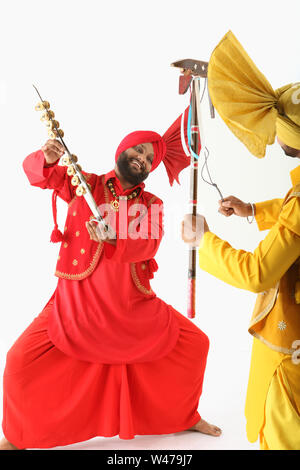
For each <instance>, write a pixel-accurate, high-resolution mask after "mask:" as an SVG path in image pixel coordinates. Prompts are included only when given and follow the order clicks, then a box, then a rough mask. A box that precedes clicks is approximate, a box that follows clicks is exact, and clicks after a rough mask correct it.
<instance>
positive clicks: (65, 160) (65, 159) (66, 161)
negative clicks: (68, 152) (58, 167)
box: [61, 156, 71, 166]
mask: <svg viewBox="0 0 300 470" xmlns="http://www.w3.org/2000/svg"><path fill="white" fill-rule="evenodd" d="M61 163H62V165H63V166H68V165H70V164H71V159H70V157H68V156H65V157H62V159H61Z"/></svg>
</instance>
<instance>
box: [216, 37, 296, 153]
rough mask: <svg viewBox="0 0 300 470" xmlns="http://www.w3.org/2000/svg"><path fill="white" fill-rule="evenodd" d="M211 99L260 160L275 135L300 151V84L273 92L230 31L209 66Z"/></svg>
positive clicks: (229, 124) (224, 118)
mask: <svg viewBox="0 0 300 470" xmlns="http://www.w3.org/2000/svg"><path fill="white" fill-rule="evenodd" d="M208 88H209V93H210V97H211V100H212V102H213V104H214V106H215V108H216V109H217V111H218V113H219V114H220V116H221V118H222V119H223V120H224V121H225V123H226V124H227V126H228V127H229V128H230V129H231V131H232V132H233V133H234V134H235V135H236V137H238V138H239V139H240V140H241V141H242V142H243V143H244V144H245V145H246V147H247V148H248V149H249V150H250V152H251V153H252V154H253V155H255V156H256V157H259V158H262V157H264V156H265V153H266V146H267V145H270V144H273V143H274V140H275V136H276V134H277V136H278V137H279V139H280V140H281V141H282V142H284V143H285V144H286V145H288V146H290V147H293V148H295V149H299V150H300V83H296V84H293V83H292V84H289V85H286V86H283V87H281V88H278V89H277V90H275V91H274V90H273V88H272V87H271V85H270V83H269V82H268V80H267V79H266V78H265V76H264V75H263V74H262V73H261V72H260V71H259V70H258V68H257V67H256V65H255V64H254V62H253V61H252V60H251V59H250V57H249V56H248V54H247V52H246V51H245V50H244V49H243V47H242V45H241V44H240V43H239V41H238V40H237V39H236V37H235V36H234V34H233V33H232V32H231V31H229V32H228V33H227V34H226V35H225V36H224V37H223V39H222V40H221V41H220V43H219V44H218V45H217V47H216V48H215V50H214V51H213V53H212V55H211V58H210V61H209V64H208Z"/></svg>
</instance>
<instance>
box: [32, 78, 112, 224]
mask: <svg viewBox="0 0 300 470" xmlns="http://www.w3.org/2000/svg"><path fill="white" fill-rule="evenodd" d="M33 87H34V89H35V90H36V92H37V94H38V96H39V98H40V100H41V101H40V102H39V103H38V104H37V105H36V107H35V110H36V111H43V114H42V115H41V121H44V122H45V124H46V127H47V128H48V135H49V137H50V139H59V140H60V142H61V143H62V145H63V146H64V149H65V151H66V153H67V156H64V157H62V160H61V162H62V164H63V165H64V166H67V167H68V169H67V174H68V175H69V176H70V177H72V179H71V183H72V185H73V186H77V188H76V195H77V196H83V197H84V198H85V200H86V202H87V204H88V206H89V208H90V209H91V211H92V213H93V215H94V217H95V218H94V219H93V220H94V221H95V222H100V223H102V224H103V226H104V229H105V230H106V231H107V229H108V227H107V225H106V222H105V220H104V219H103V217H102V216H101V214H100V212H99V210H98V207H97V204H96V201H95V199H94V198H93V196H92V193H91V190H90V185H89V184H88V183H87V182H86V179H85V177H84V175H83V174H82V171H81V166H80V165H78V163H77V161H78V158H77V157H76V155H74V154H71V153H70V151H69V149H68V147H67V146H66V144H65V142H64V140H63V136H64V132H63V131H62V129H59V122H58V121H56V120H55V119H54V117H55V114H54V112H53V111H51V109H50V104H49V102H48V101H44V100H43V99H42V97H41V95H40V93H39V91H38V89H37V88H36V87H35V86H34V85H33Z"/></svg>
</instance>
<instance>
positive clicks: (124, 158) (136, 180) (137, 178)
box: [117, 150, 149, 186]
mask: <svg viewBox="0 0 300 470" xmlns="http://www.w3.org/2000/svg"><path fill="white" fill-rule="evenodd" d="M132 159H133V157H128V155H127V152H126V150H125V152H122V153H120V155H119V158H118V160H117V167H118V170H119V172H120V174H121V175H122V176H123V178H124V179H125V180H126V181H128V183H130V184H132V185H133V186H137V185H138V184H140V183H141V182H142V181H144V180H145V179H146V178H147V177H148V175H149V172H148V171H146V170H145V167H143V168H142V170H141V171H140V172H135V171H133V170H132V169H131V167H130V161H131V160H132Z"/></svg>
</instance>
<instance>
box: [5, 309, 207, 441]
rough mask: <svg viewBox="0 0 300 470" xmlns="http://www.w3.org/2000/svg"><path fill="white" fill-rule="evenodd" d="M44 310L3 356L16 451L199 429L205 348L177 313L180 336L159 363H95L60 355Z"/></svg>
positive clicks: (9, 428) (9, 434)
mask: <svg viewBox="0 0 300 470" xmlns="http://www.w3.org/2000/svg"><path fill="white" fill-rule="evenodd" d="M52 305H53V304H52V303H49V304H48V305H47V306H46V307H45V309H44V310H43V311H42V312H41V314H40V315H39V316H38V317H36V318H35V319H34V321H33V322H32V323H31V324H30V326H29V327H28V328H27V329H26V330H25V331H24V333H23V334H22V335H21V336H20V337H19V338H18V340H17V341H16V342H15V344H14V345H13V346H12V348H11V349H10V350H9V352H8V354H7V361H6V367H5V371H4V380H3V383H4V393H3V401H4V409H3V432H4V435H5V437H6V439H8V441H10V442H11V443H12V444H14V445H15V446H17V447H18V448H51V447H55V446H63V445H68V444H72V443H75V442H81V441H85V440H88V439H90V438H93V437H96V436H106V437H111V436H115V435H119V437H120V438H121V439H133V438H134V436H135V435H138V434H151V435H153V434H169V433H174V432H179V431H183V430H186V429H188V428H190V427H191V426H193V425H194V424H195V423H197V422H198V421H199V419H200V415H199V413H198V411H197V408H198V403H199V398H200V395H201V392H202V383H203V376H204V371H205V366H206V358H207V353H208V347H209V340H208V338H207V336H206V335H205V334H204V333H203V332H202V331H201V330H200V329H199V328H198V327H197V326H195V325H194V324H193V323H192V322H191V321H189V320H188V319H187V318H185V317H184V316H183V315H181V314H180V313H178V312H175V313H174V314H176V316H177V317H178V322H179V326H180V334H179V338H178V341H177V343H176V345H175V347H174V348H173V349H172V351H171V352H170V353H169V354H168V355H166V356H165V357H163V358H162V359H159V360H155V361H152V362H144V363H137V364H120V365H118V364H117V365H116V364H113V365H110V364H95V363H90V362H85V361H79V360H77V359H73V358H72V357H69V356H67V355H65V354H64V353H62V352H61V351H60V350H59V349H57V348H56V347H55V346H54V344H53V343H51V341H50V340H49V337H48V334H47V320H48V314H49V312H50V311H51V309H52Z"/></svg>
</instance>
